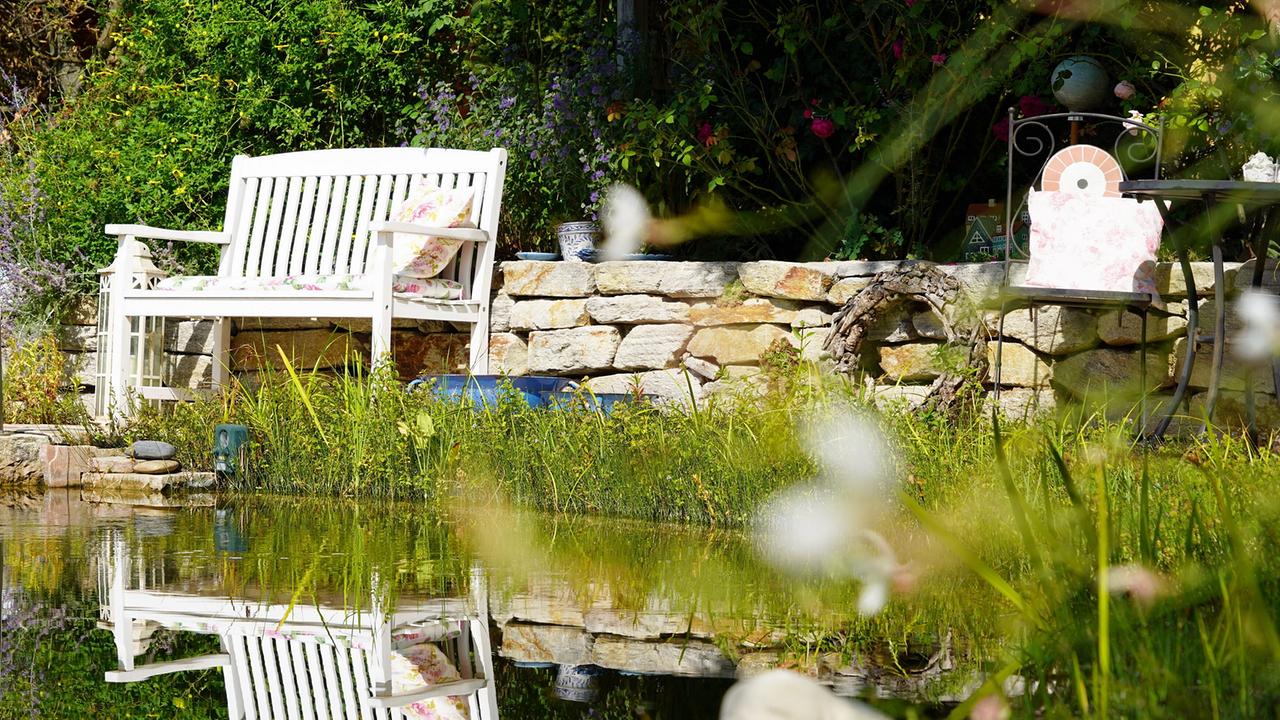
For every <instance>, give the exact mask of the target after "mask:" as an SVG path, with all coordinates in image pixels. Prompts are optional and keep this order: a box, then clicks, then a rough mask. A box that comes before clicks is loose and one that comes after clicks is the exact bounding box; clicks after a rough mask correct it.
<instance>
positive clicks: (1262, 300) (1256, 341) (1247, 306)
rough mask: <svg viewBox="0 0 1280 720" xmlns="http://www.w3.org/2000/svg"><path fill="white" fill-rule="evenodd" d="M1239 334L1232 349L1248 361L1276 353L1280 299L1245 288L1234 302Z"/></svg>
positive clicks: (1278, 349)
mask: <svg viewBox="0 0 1280 720" xmlns="http://www.w3.org/2000/svg"><path fill="white" fill-rule="evenodd" d="M1236 314H1237V315H1238V316H1239V317H1240V323H1241V328H1240V334H1239V336H1238V337H1237V338H1236V345H1235V348H1236V352H1237V353H1239V355H1240V356H1241V357H1243V358H1247V359H1249V360H1265V359H1268V358H1271V357H1274V356H1275V355H1276V354H1277V353H1280V298H1277V297H1276V296H1274V295H1270V294H1267V293H1263V292H1256V291H1252V290H1251V291H1246V292H1244V293H1241V295H1240V299H1239V300H1237V301H1236Z"/></svg>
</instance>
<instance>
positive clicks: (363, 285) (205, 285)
mask: <svg viewBox="0 0 1280 720" xmlns="http://www.w3.org/2000/svg"><path fill="white" fill-rule="evenodd" d="M155 289H156V290H171V291H178V290H181V291H185V292H204V291H209V292H214V291H235V292H264V293H271V292H324V291H331V292H332V291H352V292H365V293H367V292H370V287H369V279H368V277H367V276H364V275H287V276H284V277H222V276H218V275H176V276H174V277H167V278H164V279H163V280H161V281H160V282H159V283H157V284H156V286H155ZM391 291H392V292H393V293H395V294H397V295H399V296H402V297H410V298H425V299H430V300H460V299H461V298H462V285H461V284H460V283H457V282H455V281H453V280H444V279H441V278H414V277H404V276H401V275H396V276H395V277H394V278H392V284H391Z"/></svg>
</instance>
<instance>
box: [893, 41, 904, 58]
mask: <svg viewBox="0 0 1280 720" xmlns="http://www.w3.org/2000/svg"><path fill="white" fill-rule="evenodd" d="M902 50H903V47H902V38H898V39H897V40H894V41H893V59H894V60H901V59H902Z"/></svg>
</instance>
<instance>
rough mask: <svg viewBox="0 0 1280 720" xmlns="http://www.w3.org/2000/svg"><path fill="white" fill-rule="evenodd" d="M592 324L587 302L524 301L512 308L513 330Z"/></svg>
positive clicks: (549, 328) (511, 325) (511, 324)
mask: <svg viewBox="0 0 1280 720" xmlns="http://www.w3.org/2000/svg"><path fill="white" fill-rule="evenodd" d="M590 322H591V318H590V316H588V315H587V301H586V300H522V301H520V302H517V303H515V304H514V305H512V306H511V317H510V320H509V323H510V327H511V329H512V330H557V329H560V328H571V327H580V326H582V325H586V324H588V323H590Z"/></svg>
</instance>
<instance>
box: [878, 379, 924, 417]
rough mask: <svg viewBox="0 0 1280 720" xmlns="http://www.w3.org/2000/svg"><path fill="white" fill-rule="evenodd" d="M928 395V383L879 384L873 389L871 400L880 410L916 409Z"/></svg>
mask: <svg viewBox="0 0 1280 720" xmlns="http://www.w3.org/2000/svg"><path fill="white" fill-rule="evenodd" d="M928 397H929V386H928V385H877V386H875V387H874V388H873V389H872V390H871V402H872V403H873V404H875V406H876V408H878V409H880V410H899V411H901V410H907V411H910V410H915V409H916V408H918V407H920V406H921V405H923V404H924V401H925V400H926V399H928Z"/></svg>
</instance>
